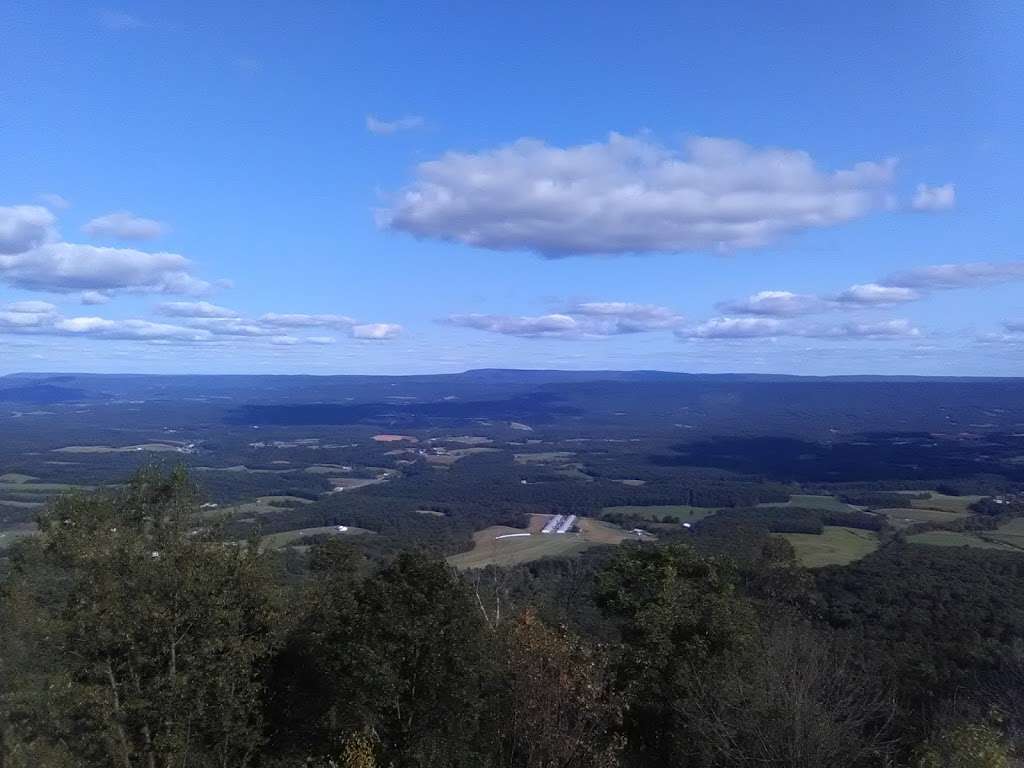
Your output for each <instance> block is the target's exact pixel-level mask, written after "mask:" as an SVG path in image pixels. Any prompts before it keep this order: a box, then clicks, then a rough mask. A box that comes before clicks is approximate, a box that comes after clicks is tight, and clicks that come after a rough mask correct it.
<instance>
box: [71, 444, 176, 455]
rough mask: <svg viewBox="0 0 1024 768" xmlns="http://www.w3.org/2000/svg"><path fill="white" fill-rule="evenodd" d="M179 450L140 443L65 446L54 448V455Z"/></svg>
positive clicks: (167, 451) (166, 446)
mask: <svg viewBox="0 0 1024 768" xmlns="http://www.w3.org/2000/svg"><path fill="white" fill-rule="evenodd" d="M180 450H181V446H180V445H171V444H168V443H141V444H139V445H123V446H120V447H115V446H112V445H66V446H64V447H63V448H54V450H53V452H54V453H136V452H150V453H173V452H178V451H180Z"/></svg>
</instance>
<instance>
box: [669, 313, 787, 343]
mask: <svg viewBox="0 0 1024 768" xmlns="http://www.w3.org/2000/svg"><path fill="white" fill-rule="evenodd" d="M783 328H784V326H783V324H782V322H780V321H779V320H776V319H774V318H770V317H713V318H711V319H710V320H705V321H704V322H703V323H701V324H700V325H697V326H695V327H694V328H690V329H680V330H678V331H676V335H677V336H678V337H680V338H685V339H756V338H764V337H766V336H778V335H779V334H780V333H781V332H782V329H783Z"/></svg>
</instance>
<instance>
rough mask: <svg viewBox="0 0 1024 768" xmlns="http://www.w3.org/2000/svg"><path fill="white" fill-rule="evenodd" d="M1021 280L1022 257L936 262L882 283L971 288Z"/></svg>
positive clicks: (1022, 272) (936, 288) (1023, 263)
mask: <svg viewBox="0 0 1024 768" xmlns="http://www.w3.org/2000/svg"><path fill="white" fill-rule="evenodd" d="M1016 280H1024V261H1005V262H991V261H976V262H969V263H963V264H938V265H935V266H931V267H921V268H919V269H911V270H907V271H905V272H898V273H896V274H895V275H890V276H889V277H887V278H886V279H885V280H884V281H882V284H883V285H887V286H897V287H901V288H917V289H921V290H948V289H955V288H974V287H977V286H983V285H992V284H996V283H1009V282H1013V281H1016Z"/></svg>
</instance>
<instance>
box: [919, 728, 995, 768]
mask: <svg viewBox="0 0 1024 768" xmlns="http://www.w3.org/2000/svg"><path fill="white" fill-rule="evenodd" d="M1009 766H1010V756H1009V750H1008V749H1007V746H1006V743H1005V742H1004V741H1003V738H1002V735H1001V734H1000V733H999V731H997V730H996V729H995V728H993V727H992V726H991V725H988V724H985V723H967V724H963V725H959V726H956V727H954V728H952V729H950V730H949V731H946V732H945V733H941V734H939V735H938V736H936V737H935V738H933V739H932V740H931V741H930V742H929V743H928V744H927V745H925V747H924V748H923V749H922V750H921V754H920V756H919V757H918V759H917V762H916V763H915V768H1009Z"/></svg>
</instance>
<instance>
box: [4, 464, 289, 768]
mask: <svg viewBox="0 0 1024 768" xmlns="http://www.w3.org/2000/svg"><path fill="white" fill-rule="evenodd" d="M194 504H195V495H194V491H193V489H192V487H191V485H190V484H189V482H188V479H187V477H186V476H185V474H184V473H183V472H181V471H175V472H172V473H170V474H168V475H164V474H161V473H159V472H157V471H154V470H147V471H143V472H140V473H139V474H138V475H137V476H136V477H135V478H134V480H133V481H132V482H131V483H130V484H129V486H128V487H127V488H125V489H123V490H121V491H117V492H109V493H96V494H91V495H72V496H66V497H63V498H61V499H60V500H59V501H58V502H57V503H56V504H55V505H54V507H53V508H52V510H50V511H49V512H48V513H47V514H45V515H44V516H43V517H42V518H41V519H40V526H41V529H42V532H43V536H42V542H41V547H40V549H39V552H38V553H37V556H36V557H34V558H32V559H22V560H21V561H20V562H18V563H17V564H16V567H15V572H14V575H13V577H12V579H11V581H10V583H9V589H8V592H9V598H8V600H7V601H6V604H7V606H8V609H9V610H10V609H12V608H13V610H17V611H21V612H22V613H23V614H24V616H25V617H26V620H27V621H28V622H30V626H34V627H38V628H39V630H38V636H39V637H40V638H41V639H42V641H43V642H42V644H41V645H40V646H39V647H38V648H37V649H36V650H37V652H39V653H40V655H41V657H42V661H40V662H39V663H38V664H37V665H36V666H37V667H38V669H37V671H36V673H35V674H34V675H33V679H31V680H29V681H27V685H26V691H27V694H26V695H27V697H28V705H27V706H24V707H23V708H22V711H21V718H22V720H23V721H24V726H25V727H24V731H23V732H24V733H26V734H27V735H28V736H29V737H30V738H32V737H35V738H41V739H46V740H47V741H50V742H53V743H57V744H61V745H64V746H65V747H66V748H67V749H68V750H69V751H70V752H71V753H72V754H73V755H74V756H75V760H76V762H79V763H81V764H84V765H94V764H96V765H98V764H104V763H106V764H114V765H121V766H125V768H130V767H131V766H135V765H140V766H149V765H154V764H159V765H170V764H180V763H185V762H187V763H188V764H189V765H193V766H207V765H208V766H214V765H216V766H245V765H247V764H249V763H250V762H251V761H252V759H253V757H254V756H255V754H256V753H257V751H258V750H259V746H260V743H261V740H262V735H261V733H262V724H261V717H260V700H261V681H260V670H261V666H262V664H263V663H264V662H265V660H266V659H267V657H268V655H269V653H270V651H271V648H272V646H273V636H274V633H273V627H274V626H275V624H276V623H277V621H276V612H275V610H274V608H273V605H274V601H273V599H272V595H271V580H270V574H269V573H268V571H267V568H266V567H265V563H264V561H263V560H262V559H261V558H259V557H258V556H257V555H256V553H255V552H254V551H252V550H246V549H243V548H239V547H231V546H225V545H223V544H219V543H215V542H212V541H210V540H208V539H206V538H205V537H204V536H201V535H192V531H191V529H190V515H191V514H192V513H193V512H194ZM5 634H6V633H5ZM33 704H34V706H33Z"/></svg>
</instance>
